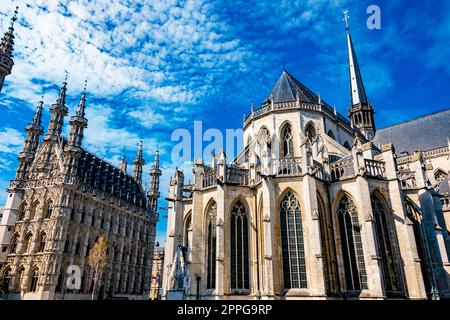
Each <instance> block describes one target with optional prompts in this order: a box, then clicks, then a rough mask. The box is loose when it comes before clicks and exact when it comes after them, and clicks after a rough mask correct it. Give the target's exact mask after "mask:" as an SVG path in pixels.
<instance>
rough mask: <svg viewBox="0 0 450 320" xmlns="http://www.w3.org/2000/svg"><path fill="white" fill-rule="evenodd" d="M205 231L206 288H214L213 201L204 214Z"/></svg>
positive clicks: (214, 205) (214, 239)
mask: <svg viewBox="0 0 450 320" xmlns="http://www.w3.org/2000/svg"><path fill="white" fill-rule="evenodd" d="M206 219H207V222H206V227H207V232H208V244H207V250H208V254H207V256H208V274H207V279H206V288H207V289H214V288H215V287H216V219H217V204H216V202H213V203H212V204H211V205H210V206H209V208H208V211H207V216H206Z"/></svg>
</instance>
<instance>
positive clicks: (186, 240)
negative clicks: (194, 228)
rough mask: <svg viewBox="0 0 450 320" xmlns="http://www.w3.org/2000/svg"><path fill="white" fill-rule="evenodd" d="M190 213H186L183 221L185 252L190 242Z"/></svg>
mask: <svg viewBox="0 0 450 320" xmlns="http://www.w3.org/2000/svg"><path fill="white" fill-rule="evenodd" d="M191 223H192V214H191V213H188V214H187V217H186V219H185V221H184V235H183V245H184V247H185V248H186V253H188V252H189V249H190V248H189V245H190V242H191V239H190V232H191Z"/></svg>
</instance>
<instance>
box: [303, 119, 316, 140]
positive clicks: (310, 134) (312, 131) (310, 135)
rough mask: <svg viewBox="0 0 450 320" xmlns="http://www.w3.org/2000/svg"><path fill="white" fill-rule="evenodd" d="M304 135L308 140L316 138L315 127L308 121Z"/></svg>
mask: <svg viewBox="0 0 450 320" xmlns="http://www.w3.org/2000/svg"><path fill="white" fill-rule="evenodd" d="M305 135H306V137H307V138H308V139H309V140H314V139H315V138H316V135H317V133H316V129H315V128H314V125H313V124H312V123H308V124H307V125H306V128H305Z"/></svg>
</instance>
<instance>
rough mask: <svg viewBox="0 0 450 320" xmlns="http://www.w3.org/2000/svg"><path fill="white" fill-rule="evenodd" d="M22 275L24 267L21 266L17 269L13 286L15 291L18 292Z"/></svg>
mask: <svg viewBox="0 0 450 320" xmlns="http://www.w3.org/2000/svg"><path fill="white" fill-rule="evenodd" d="M24 275H25V268H24V267H21V268H20V269H19V271H17V277H16V284H15V286H14V289H15V291H16V292H20V289H21V286H22V283H23V277H24Z"/></svg>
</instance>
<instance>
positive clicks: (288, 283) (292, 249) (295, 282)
mask: <svg viewBox="0 0 450 320" xmlns="http://www.w3.org/2000/svg"><path fill="white" fill-rule="evenodd" d="M280 221H281V242H282V253H283V276H284V287H285V288H286V289H289V288H307V286H308V283H307V279H306V263H305V248H304V240H303V228H302V214H301V210H300V205H299V202H298V200H297V198H296V197H295V195H294V193H293V192H292V191H289V192H287V193H286V194H285V195H284V197H283V199H282V200H281V204H280Z"/></svg>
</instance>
